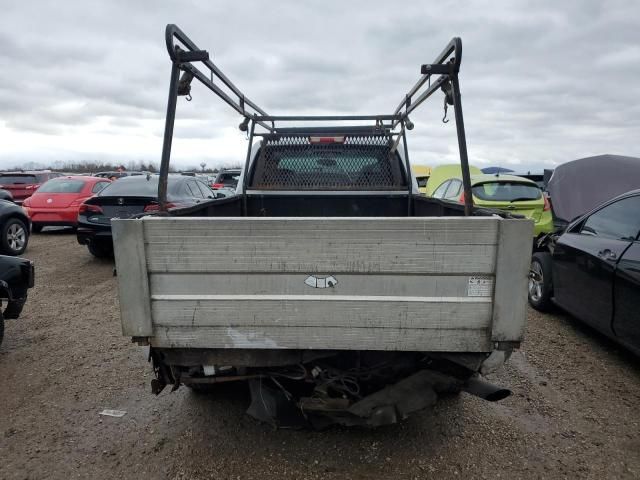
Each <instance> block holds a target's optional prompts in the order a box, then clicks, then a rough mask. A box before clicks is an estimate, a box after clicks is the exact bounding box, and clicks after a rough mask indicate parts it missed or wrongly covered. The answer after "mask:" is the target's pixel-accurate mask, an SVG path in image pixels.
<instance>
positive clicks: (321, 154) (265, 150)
mask: <svg viewBox="0 0 640 480" xmlns="http://www.w3.org/2000/svg"><path fill="white" fill-rule="evenodd" d="M390 150H391V145H390V143H389V141H388V139H387V138H386V137H384V136H365V137H361V136H354V137H346V139H345V140H344V142H343V143H311V140H310V138H309V137H284V138H279V139H274V140H268V141H266V142H265V144H264V145H263V146H262V147H261V148H260V152H259V154H258V157H257V159H256V162H255V165H254V169H253V172H252V173H251V179H250V181H249V186H250V188H253V189H260V190H270V189H271V190H293V191H295V190H350V191H367V190H404V189H406V185H407V183H406V179H405V178H404V172H403V170H402V167H401V164H400V157H399V155H398V154H397V152H394V153H393V154H390Z"/></svg>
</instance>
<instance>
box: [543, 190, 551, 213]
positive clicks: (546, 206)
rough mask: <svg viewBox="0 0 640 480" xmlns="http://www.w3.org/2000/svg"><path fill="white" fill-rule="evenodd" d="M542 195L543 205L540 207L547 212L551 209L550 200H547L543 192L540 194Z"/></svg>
mask: <svg viewBox="0 0 640 480" xmlns="http://www.w3.org/2000/svg"><path fill="white" fill-rule="evenodd" d="M542 197H543V198H544V207H543V208H542V211H543V212H548V211H549V210H551V201H549V197H547V196H546V195H545V194H542Z"/></svg>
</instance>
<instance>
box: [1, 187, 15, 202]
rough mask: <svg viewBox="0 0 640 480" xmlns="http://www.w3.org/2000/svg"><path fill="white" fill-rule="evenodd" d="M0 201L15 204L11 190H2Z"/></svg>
mask: <svg viewBox="0 0 640 480" xmlns="http://www.w3.org/2000/svg"><path fill="white" fill-rule="evenodd" d="M0 200H7V201H9V202H13V195H11V192H10V191H9V190H5V189H3V188H0Z"/></svg>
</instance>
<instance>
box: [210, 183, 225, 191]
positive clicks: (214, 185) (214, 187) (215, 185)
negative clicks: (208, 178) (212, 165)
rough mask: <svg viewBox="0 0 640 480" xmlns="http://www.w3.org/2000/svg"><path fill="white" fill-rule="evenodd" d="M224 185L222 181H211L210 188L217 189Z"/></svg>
mask: <svg viewBox="0 0 640 480" xmlns="http://www.w3.org/2000/svg"><path fill="white" fill-rule="evenodd" d="M223 187H224V183H212V184H211V188H213V189H214V190H218V189H219V188H223Z"/></svg>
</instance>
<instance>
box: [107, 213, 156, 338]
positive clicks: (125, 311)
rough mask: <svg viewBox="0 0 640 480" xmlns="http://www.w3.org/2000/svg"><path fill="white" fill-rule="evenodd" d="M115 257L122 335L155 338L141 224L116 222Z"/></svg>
mask: <svg viewBox="0 0 640 480" xmlns="http://www.w3.org/2000/svg"><path fill="white" fill-rule="evenodd" d="M111 229H112V232H113V239H114V242H113V244H114V255H115V260H116V271H117V272H118V296H119V299H120V321H121V323H122V334H123V335H126V336H130V337H145V336H149V335H151V334H152V333H153V332H152V320H151V306H150V301H151V300H150V295H149V278H148V275H147V262H146V259H145V252H144V237H143V226H142V221H141V220H113V221H112V222H111Z"/></svg>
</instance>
